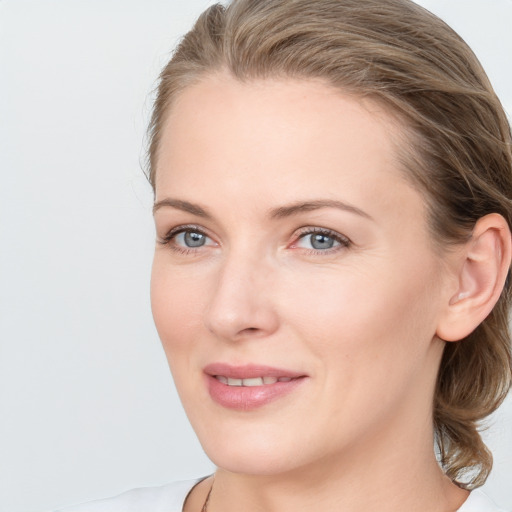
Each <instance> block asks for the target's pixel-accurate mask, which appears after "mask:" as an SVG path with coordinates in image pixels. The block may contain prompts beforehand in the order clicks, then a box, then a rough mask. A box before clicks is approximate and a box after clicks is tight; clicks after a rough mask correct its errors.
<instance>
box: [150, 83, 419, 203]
mask: <svg viewBox="0 0 512 512" xmlns="http://www.w3.org/2000/svg"><path fill="white" fill-rule="evenodd" d="M399 140H402V135H401V127H400V126H399V124H398V123H397V121H396V120H395V119H394V118H393V117H391V116H390V115H388V113H387V112H386V111H385V109H384V108H383V107H382V106H381V105H379V104H378V103H376V102H373V101H371V100H368V99H365V100H363V99H361V98H358V97H355V96H353V95H348V94H343V93H341V92H340V91H339V90H337V89H334V88H333V87H330V86H328V85H326V84H324V83H322V82H319V81H313V80H289V79H286V80H285V79H280V80H278V79H273V80H269V79H265V80H255V81H249V82H240V81H238V80H236V79H234V78H231V77H229V76H226V75H214V76H209V77H207V78H205V79H203V80H202V81H200V82H199V83H196V84H195V85H193V86H190V87H188V88H187V89H185V90H184V91H183V92H182V93H181V94H180V95H179V96H178V98H177V99H176V100H175V103H174V104H173V107H172V109H171V111H170V112H169V115H168V117H167V119H166V123H165V125H164V129H163V132H162V138H161V146H160V155H159V160H158V164H157V170H156V193H157V199H158V198H159V197H160V198H161V197H162V196H164V195H168V194H170V193H172V194H175V193H179V194H182V193H183V194H189V195H190V194H192V193H194V194H197V193H206V192H208V191H207V190H205V189H206V186H205V185H206V184H208V185H207V186H208V187H212V186H214V188H215V189H216V190H217V192H218V193H219V194H224V197H225V198H226V197H228V196H229V197H231V196H233V197H238V198H242V197H245V196H247V195H254V194H260V198H261V199H262V200H263V198H265V200H266V199H269V200H270V199H273V200H275V201H277V202H283V201H287V200H290V201H291V200H296V199H297V197H296V196H297V195H304V194H306V193H307V194H310V195H311V196H314V195H317V196H322V197H324V198H332V199H339V195H340V194H341V195H346V194H348V195H350V196H351V200H352V201H366V202H367V201H368V200H370V201H373V200H374V199H375V196H379V202H380V203H382V204H385V203H386V201H395V200H397V199H398V200H400V196H401V195H402V194H403V193H409V192H410V190H411V187H410V185H409V184H408V183H406V182H405V180H404V179H403V173H402V172H401V170H400V166H399V164H398V160H397V157H396V156H397V155H396V141H399ZM404 187H405V188H404ZM407 189H408V190H407ZM192 191H194V192H192ZM414 192H415V191H414ZM289 196H290V197H289ZM418 197H419V196H418V195H417V194H416V198H415V200H417V199H418ZM242 204H244V203H243V201H242Z"/></svg>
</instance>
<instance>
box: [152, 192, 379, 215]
mask: <svg viewBox="0 0 512 512" xmlns="http://www.w3.org/2000/svg"><path fill="white" fill-rule="evenodd" d="M164 206H168V207H171V208H175V209H177V210H182V211H184V212H187V213H191V214H192V215H196V216H198V217H202V218H204V219H213V215H212V214H211V213H209V212H208V210H206V209H205V208H203V207H202V206H199V205H198V204H194V203H190V202H189V201H182V200H180V199H172V198H170V197H169V198H166V199H162V200H161V201H157V202H156V203H155V204H154V205H153V214H154V213H155V212H156V211H158V210H159V209H160V208H163V207H164ZM321 208H337V209H338V210H343V211H346V212H349V213H353V214H356V215H359V216H361V217H364V218H366V219H370V220H373V219H372V217H371V216H370V215H369V214H368V213H366V212H365V211H363V210H361V209H360V208H357V207H356V206H353V205H351V204H348V203H344V202H343V201H337V200H334V199H318V200H315V201H298V202H296V203H293V204H290V205H287V206H280V207H278V208H272V209H271V210H269V211H268V216H269V217H270V218H271V219H282V218H285V217H291V216H292V215H297V214H299V213H303V212H311V211H314V210H320V209H321Z"/></svg>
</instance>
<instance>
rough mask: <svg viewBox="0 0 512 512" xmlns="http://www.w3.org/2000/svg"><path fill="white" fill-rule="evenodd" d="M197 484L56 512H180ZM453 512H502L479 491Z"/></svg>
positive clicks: (166, 487) (131, 493) (135, 493)
mask: <svg viewBox="0 0 512 512" xmlns="http://www.w3.org/2000/svg"><path fill="white" fill-rule="evenodd" d="M199 481H200V480H187V481H185V482H173V483H171V484H167V485H163V486H161V487H143V488H140V489H133V490H131V491H127V492H124V493H122V494H120V495H119V496H114V497H113V498H107V499H103V500H97V501H91V502H89V503H84V504H82V505H76V506H74V507H69V508H66V509H63V510H61V511H60V512H142V511H143V512H182V510H183V504H184V502H185V499H186V497H187V495H188V493H189V492H190V491H191V490H192V488H193V487H194V485H196V483H198V482H199ZM56 512H59V511H56ZM457 512H506V511H504V510H501V509H499V508H497V507H496V505H495V504H494V503H493V502H492V501H491V500H490V499H489V498H488V497H487V496H486V495H485V494H484V493H483V492H481V491H478V490H477V491H473V492H472V493H471V494H470V495H469V498H468V499H467V500H466V502H465V503H464V504H463V505H462V507H461V508H459V510H458V511H457Z"/></svg>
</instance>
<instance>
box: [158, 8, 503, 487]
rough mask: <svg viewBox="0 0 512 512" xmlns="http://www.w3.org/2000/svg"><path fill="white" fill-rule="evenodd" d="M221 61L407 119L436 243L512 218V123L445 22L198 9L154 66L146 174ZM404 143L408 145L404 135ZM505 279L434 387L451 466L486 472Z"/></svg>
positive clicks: (496, 400)
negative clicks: (189, 91)
mask: <svg viewBox="0 0 512 512" xmlns="http://www.w3.org/2000/svg"><path fill="white" fill-rule="evenodd" d="M222 70H225V71H227V72H229V73H230V74H231V75H232V76H233V77H235V78H237V79H239V80H250V79H255V78H265V77H290V78H315V79H322V80H323V81H324V82H325V83H328V84H330V85H333V86H335V87H338V88H339V89H340V90H342V91H345V92H349V93H354V94H356V95H358V96H366V97H370V98H372V99H373V100H376V101H379V102H380V103H381V104H384V105H386V106H387V108H388V110H390V111H391V112H393V113H394V114H395V115H398V117H399V118H400V119H401V120H402V122H403V123H404V124H405V126H406V127H407V143H406V144H405V146H406V147H405V150H404V148H403V147H402V148H401V151H400V156H401V162H402V164H403V167H404V168H405V169H406V170H407V174H408V176H409V177H410V178H411V179H412V180H413V182H414V183H415V184H416V186H417V187H418V188H419V189H420V190H422V191H423V192H424V195H425V198H426V202H427V206H428V211H429V221H430V227H431V230H432V233H433V238H434V240H436V241H437V242H438V244H439V246H440V247H442V246H443V245H444V244H456V243H461V242H463V241H466V240H467V239H468V237H470V236H471V231H472V229H473V227H474V225H475V223H476V221H477V220H478V219H479V218H480V217H482V216H484V215H486V214H488V213H492V212H496V213H499V214H501V215H503V217H504V218H505V219H506V220H507V222H508V224H509V226H512V208H511V205H512V203H511V198H512V152H511V133H510V126H509V124H508V121H507V118H506V115H505V113H504V111H503V108H502V106H501V104H500V102H499V100H498V98H497V96H496V95H495V93H494V91H493V89H492V87H491V85H490V83H489V80H488V79H487V76H486V75H485V72H484V71H483V69H482V67H481V65H480V63H479V62H478V60H477V58H476V57H475V55H474V54H473V52H472V51H471V50H470V48H469V47H468V46H467V45H466V44H465V43H464V41H463V40H462V39H461V38H460V37H459V36H458V35H457V34H456V33H455V32H454V31H453V30H452V29H451V28H450V27H448V26H447V25H446V24H445V23H444V22H443V21H441V20H440V19H439V18H437V17H436V16H434V15H433V14H431V13H430V12H428V11H427V10H425V9H423V8H421V7H419V6H418V5H416V4H415V3H413V2H412V1H410V0H386V1H385V2H383V1H382V0H315V1H311V0H234V1H233V2H232V3H231V4H230V5H229V6H228V7H223V6H222V5H220V4H217V5H214V6H212V7H210V8H209V9H207V10H206V11H205V12H204V13H203V14H202V15H201V16H200V18H199V19H198V20H197V22H196V24H195V26H194V28H193V29H192V30H191V31H190V32H189V33H188V34H186V36H185V37H184V38H183V40H182V41H181V43H180V44H179V46H178V48H177V49H176V51H175V53H174V55H173V57H172V59H171V61H170V62H169V63H168V64H167V66H166V67H165V69H164V70H163V71H162V74H161V77H160V82H159V87H158V92H157V98H156V101H155V105H154V111H153V117H152V120H151V124H150V130H149V136H150V144H149V179H150V182H151V184H152V185H153V187H154V185H155V172H156V168H157V163H158V148H159V145H160V137H161V132H162V127H163V125H164V122H165V118H166V113H167V112H168V111H169V108H170V106H171V104H172V102H173V100H174V99H175V98H176V96H177V95H178V94H179V92H180V91H181V90H183V89H184V88H186V87H187V86H188V85H190V84H191V83H194V82H195V81H198V80H200V79H201V78H203V77H204V76H205V75H207V74H209V73H215V72H218V71H222ZM402 145H403V144H402ZM510 300H511V286H510V280H507V283H506V286H505V289H504V291H503V293H502V295H501V297H500V299H499V301H498V303H497V304H496V306H495V308H494V309H493V311H492V312H491V314H490V315H489V316H488V317H487V319H486V320H485V321H484V322H483V323H482V324H481V325H480V326H479V327H478V328H477V329H476V330H475V331H474V332H473V333H472V334H470V335H469V336H468V337H467V338H466V339H465V340H464V341H463V342H456V343H447V344H446V347H445V351H444V354H443V358H442V362H441V367H440V370H439V375H438V382H437V389H436V392H435V397H434V427H435V432H436V441H437V446H438V449H439V458H440V463H441V465H442V467H443V468H444V470H445V472H446V474H447V475H448V476H449V477H450V478H451V479H452V480H453V481H456V482H457V483H458V484H459V485H461V486H462V487H467V488H473V487H477V486H479V485H481V484H483V483H484V482H485V479H486V478H487V476H488V474H489V471H490V469H491V466H492V456H491V454H490V452H489V451H488V449H487V448H486V446H485V444H484V443H483V442H482V439H481V438H480V435H479V432H478V430H477V427H478V424H479V422H480V421H481V420H482V419H483V418H485V417H486V416H488V415H489V414H490V413H491V412H493V411H494V410H495V409H496V408H497V407H498V406H499V405H500V404H501V402H502V401H503V400H504V398H505V396H506V394H507V392H508V390H509V388H510V385H511V379H512V369H511V346H510V336H509V330H508V329H509V328H508V322H507V316H508V311H509V306H510Z"/></svg>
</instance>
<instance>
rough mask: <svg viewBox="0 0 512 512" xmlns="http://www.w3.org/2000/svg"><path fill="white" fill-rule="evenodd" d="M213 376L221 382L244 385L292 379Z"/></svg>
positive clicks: (266, 383) (260, 384)
mask: <svg viewBox="0 0 512 512" xmlns="http://www.w3.org/2000/svg"><path fill="white" fill-rule="evenodd" d="M214 377H215V378H216V379H217V380H218V381H219V382H222V384H226V385H228V386H244V387H256V386H268V385H271V384H275V383H276V382H290V381H291V380H292V378H291V377H255V378H252V379H233V378H230V377H225V376H224V375H214Z"/></svg>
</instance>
